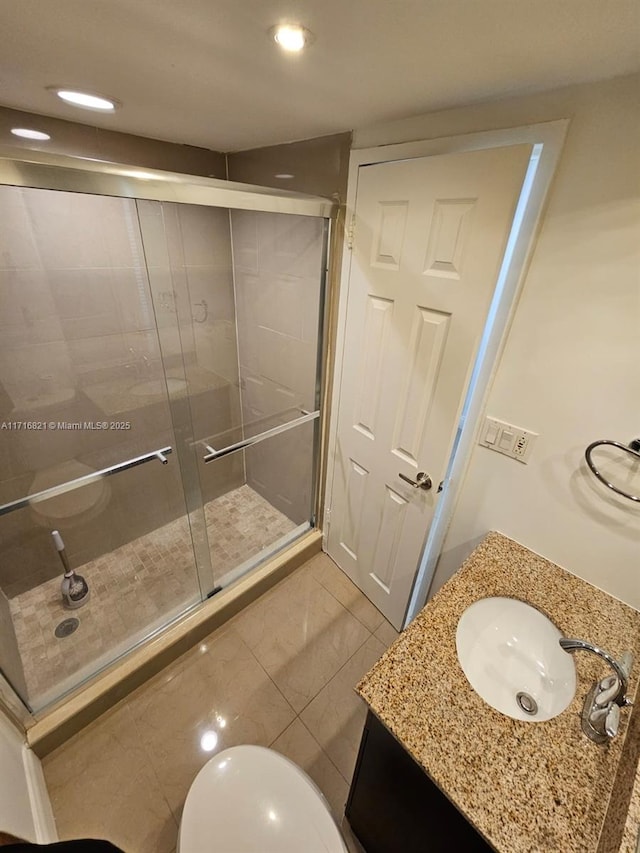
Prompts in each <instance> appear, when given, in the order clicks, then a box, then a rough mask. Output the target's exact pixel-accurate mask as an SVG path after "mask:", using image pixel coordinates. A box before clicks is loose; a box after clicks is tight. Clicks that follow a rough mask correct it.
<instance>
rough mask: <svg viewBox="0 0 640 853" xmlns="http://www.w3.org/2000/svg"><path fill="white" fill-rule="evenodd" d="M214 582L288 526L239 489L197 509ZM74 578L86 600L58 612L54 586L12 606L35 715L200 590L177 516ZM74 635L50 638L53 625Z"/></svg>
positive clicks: (252, 495) (59, 605) (165, 620)
mask: <svg viewBox="0 0 640 853" xmlns="http://www.w3.org/2000/svg"><path fill="white" fill-rule="evenodd" d="M205 521H206V525H207V535H208V539H209V544H210V550H211V562H212V566H213V570H214V577H215V578H216V581H219V579H220V578H222V577H223V576H224V575H225V573H226V572H228V571H229V570H230V569H233V568H235V567H236V566H239V565H240V564H242V563H243V562H245V561H246V560H248V559H250V558H251V557H253V556H255V555H257V554H259V553H260V552H261V551H262V550H263V549H264V548H265V547H267V546H269V545H271V544H273V543H275V542H276V541H277V540H278V539H280V538H281V537H282V536H284V535H285V534H287V533H289V532H291V531H292V530H294V529H295V527H296V525H295V524H294V523H293V522H292V521H291V520H290V519H288V518H287V517H286V516H285V515H283V514H282V513H281V512H279V511H278V510H277V509H275V508H274V507H273V506H271V504H270V503H268V502H267V501H266V500H265V499H264V498H263V497H261V496H260V495H259V494H258V493H257V492H255V491H254V490H253V489H252V488H251V487H250V486H247V485H244V486H240V487H239V488H237V489H234V490H233V491H231V492H229V493H228V494H226V495H223V496H221V497H219V498H216V499H215V500H213V501H210V502H209V503H208V504H206V505H205ZM77 570H78V572H79V573H80V574H81V575H82V576H83V577H84V578H86V580H87V583H88V584H89V588H90V592H91V598H90V600H89V602H88V603H87V604H85V605H84V606H83V607H82V608H79V609H78V610H75V611H70V610H65V608H64V607H63V606H62V600H61V597H60V580H61V578H59V577H58V578H54V579H52V580H50V581H48V582H47V583H45V584H41V585H40V586H38V587H36V588H35V589H32V590H29V591H28V592H25V593H22V594H21V595H19V596H16V597H15V598H13V599H11V601H10V605H9V606H10V608H11V615H12V620H13V625H14V630H15V633H16V640H17V643H18V648H19V650H20V656H21V659H22V662H23V669H24V675H25V681H26V685H27V697H28V699H29V701H30V703H31V705H32V706H33V707H36V708H41V707H43V706H44V705H46V704H47V703H48V702H51V701H53V700H54V699H55V698H57V696H59V695H60V694H61V693H63V692H65V691H66V690H69V689H71V688H72V687H73V686H75V685H76V684H77V683H79V682H80V681H82V680H83V678H88V677H89V676H90V675H92V674H93V673H94V672H95V671H97V670H98V669H100V668H101V667H103V666H105V665H107V664H108V663H110V662H111V661H112V660H113V659H115V658H116V657H117V656H118V655H120V654H123V653H124V652H125V651H127V650H128V649H129V648H131V647H132V646H133V645H134V644H135V643H136V642H139V641H140V640H142V639H143V638H144V637H145V636H147V635H148V634H149V633H150V632H152V631H153V630H156V629H157V628H159V627H161V626H163V625H165V624H167V623H168V622H169V621H171V620H172V619H174V618H175V617H177V616H178V615H179V614H181V613H183V612H184V611H185V610H186V609H187V608H188V607H189V606H191V605H192V604H195V603H197V602H198V601H200V597H201V596H200V586H199V584H198V576H197V573H196V569H195V564H194V558H193V547H192V543H191V536H190V531H189V525H188V524H187V519H186V517H183V518H178V519H176V520H175V521H172V522H170V523H169V524H165V525H163V526H162V527H159V528H158V529H157V530H154V531H152V532H151V533H148V534H146V535H145V536H141V537H140V538H139V539H135V540H133V541H132V542H129V543H127V544H126V545H123V546H122V547H120V548H117V549H116V550H115V551H112V552H111V553H109V554H105V555H103V556H102V557H98V558H97V559H95V560H92V561H91V562H89V563H86V564H85V565H84V566H81V567H78V568H77ZM69 617H76V618H77V619H79V620H80V627H79V628H78V629H77V630H76V631H75V633H74V634H71V635H70V636H68V637H64V638H62V639H58V638H56V637H55V634H54V630H55V628H56V626H57V625H58V624H59V623H60V622H62V620H64V619H67V618H69Z"/></svg>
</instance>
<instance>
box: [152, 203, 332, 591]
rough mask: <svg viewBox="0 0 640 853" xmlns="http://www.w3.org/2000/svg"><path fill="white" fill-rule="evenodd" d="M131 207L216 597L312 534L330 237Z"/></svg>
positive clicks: (176, 209)
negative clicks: (201, 515)
mask: <svg viewBox="0 0 640 853" xmlns="http://www.w3.org/2000/svg"><path fill="white" fill-rule="evenodd" d="M137 207H138V213H139V218H140V226H141V233H142V239H143V244H144V248H145V256H146V263H147V268H148V271H149V280H150V283H151V290H152V293H153V298H154V304H155V308H156V320H157V327H158V331H159V336H160V345H161V348H162V352H163V360H164V366H165V371H166V377H167V384H168V387H169V397H170V400H172V403H171V405H172V411H173V413H174V427H175V430H176V434H177V435H179V436H181V437H182V438H183V443H182V446H181V447H179V449H178V452H179V453H180V454H181V465H183V467H184V469H185V470H187V469H188V470H189V471H190V472H191V474H190V478H189V479H190V480H191V479H192V480H193V482H195V481H196V480H197V482H198V484H199V494H198V495H197V496H196V498H195V501H194V506H193V508H192V509H196V508H197V505H198V504H199V501H202V504H203V505H204V530H205V532H206V537H205V538H204V540H203V539H202V537H201V536H200V535H199V533H200V532H201V528H200V527H198V528H197V531H196V536H195V538H196V544H197V545H198V546H200V547H201V548H203V547H207V548H208V557H209V564H210V566H211V578H212V580H211V589H212V590H213V591H217V590H219V589H222V588H225V587H226V586H228V585H229V584H230V583H231V582H233V581H234V580H236V579H237V578H238V577H241V576H242V575H243V574H244V573H245V572H246V571H248V570H250V569H251V568H252V567H254V566H255V565H257V564H258V563H259V562H261V561H263V560H264V559H266V558H267V557H269V556H271V555H272V554H273V553H275V552H276V551H278V550H279V549H281V548H283V547H285V546H286V545H287V544H288V543H289V542H291V541H292V540H294V539H295V538H297V537H298V536H300V535H301V534H302V533H303V532H305V531H306V530H309V529H310V527H311V526H312V524H313V523H314V501H315V488H314V486H315V480H314V477H315V459H316V455H317V454H316V453H315V447H316V442H317V438H316V436H317V429H318V426H319V422H318V417H319V389H320V378H319V370H320V358H319V347H320V325H321V320H322V316H323V300H322V294H323V288H324V275H325V268H326V241H327V234H326V230H327V225H326V221H325V220H324V219H322V218H321V217H308V216H296V215H291V214H280V213H268V212H263V211H252V210H229V209H225V208H213V207H205V206H200V205H189V204H175V203H168V202H155V201H138V202H137ZM180 383H181V384H180ZM182 386H184V388H186V389H187V394H186V396H185V395H184V394H183V393H182V390H181V388H182ZM172 387H174V388H175V391H176V393H175V394H174V393H172V390H171V389H172ZM172 398H175V399H172ZM181 398H184V403H185V405H184V406H182V407H180V405H179V401H180V399H181ZM189 495H190V491H189V489H187V500H188V501H189ZM205 543H206V544H205ZM206 556H207V555H205V554H203V553H200V554H199V557H200V559H199V562H200V564H201V565H202V564H205V563H206ZM202 576H203V572H202V571H201V577H202Z"/></svg>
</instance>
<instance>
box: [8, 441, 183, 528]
mask: <svg viewBox="0 0 640 853" xmlns="http://www.w3.org/2000/svg"><path fill="white" fill-rule="evenodd" d="M170 453H173V449H172V448H171V447H161V448H160V450H152V451H151V453H143V454H142V456H134V458H133V459H127V460H126V462H118V463H117V464H116V465H111V466H110V467H109V468H103V469H102V470H101V471H94V473H93V474H86V475H85V476H84V477H77V478H76V479H75V480H68V481H67V482H66V483H60V485H58V486H51V488H50V489H44V491H42V492H36V493H35V494H33V495H27V496H26V497H25V498H20V499H19V500H17V501H12V502H11V503H8V504H3V505H2V506H0V515H7V514H8V513H10V512H14V511H15V510H17V509H24V507H26V506H31V505H32V504H37V503H40V501H48V500H49V499H50V498H56V497H58V495H65V494H66V493H67V492H72V491H74V489H80V488H82V486H88V485H90V484H91V483H97V482H98V480H103V479H104V478H105V477H110V476H111V475H112V474H119V473H120V471H128V470H129V468H135V467H136V466H138V465H144V463H145V462H151V460H152V459H158V460H159V461H160V462H162V464H163V465H166V464H167V462H168V459H167V456H169V454H170Z"/></svg>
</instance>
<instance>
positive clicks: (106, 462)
mask: <svg viewBox="0 0 640 853" xmlns="http://www.w3.org/2000/svg"><path fill="white" fill-rule="evenodd" d="M50 159H52V158H50ZM53 159H55V161H56V162H54V163H53V164H52V163H51V162H47V161H46V158H44V157H40V155H38V156H37V157H36V156H34V158H33V159H32V161H31V162H26V161H25V162H21V163H20V164H19V165H20V168H19V169H17V168H16V161H15V160H12V159H11V158H8V157H0V222H1V223H2V225H1V226H0V427H1V428H0V504H1V506H0V554H1V557H0V669H1V670H2V675H3V676H4V678H5V679H6V681H8V682H9V684H10V685H11V687H12V688H13V690H14V691H15V692H16V693H17V694H18V696H19V697H20V699H21V700H22V702H23V703H24V704H25V705H26V706H27V708H28V709H29V710H31V711H33V712H37V711H40V710H41V709H43V708H45V707H46V706H47V705H49V704H50V703H52V702H54V701H56V700H57V699H58V698H60V697H61V696H63V695H64V694H65V693H67V692H69V691H70V690H73V689H74V688H76V687H77V686H78V685H80V684H81V683H82V682H83V681H84V680H86V679H88V678H90V677H92V676H93V675H95V674H96V673H97V672H99V671H100V670H101V669H102V668H104V667H105V666H107V665H109V664H110V663H112V662H113V661H114V660H116V659H117V658H118V657H119V656H121V655H123V654H125V653H126V652H128V651H129V650H131V649H132V648H134V647H135V646H136V645H138V644H139V643H141V642H143V641H144V640H146V639H148V638H149V637H150V636H152V635H153V634H154V633H156V632H157V631H159V630H162V629H163V628H164V627H166V626H167V625H169V624H170V623H171V622H172V621H174V620H175V619H176V618H178V617H180V616H181V615H183V614H184V613H185V612H187V611H188V610H189V609H190V608H192V607H194V606H197V605H198V604H199V603H201V602H202V601H203V600H204V599H205V598H207V597H209V596H211V595H212V594H216V593H217V592H219V591H221V590H224V589H225V588H227V587H228V586H229V585H231V584H232V583H234V581H236V580H237V579H239V578H240V577H243V576H244V575H245V574H246V573H248V572H250V571H251V570H252V569H254V568H255V567H256V566H258V565H259V564H260V563H262V562H263V561H264V560H265V559H267V558H269V557H270V556H272V555H273V554H275V553H276V552H278V551H280V550H281V549H283V548H286V547H287V546H288V545H289V544H291V543H292V542H294V541H295V540H296V539H298V538H299V537H300V536H302V535H303V534H304V533H305V532H307V531H308V530H309V529H310V528H311V527H312V526H313V525H314V514H315V505H316V468H317V456H318V453H317V448H318V429H319V423H320V421H319V414H320V385H321V383H320V373H321V357H320V353H321V351H322V328H323V314H324V286H325V272H326V261H327V236H328V227H329V216H330V213H331V204H330V203H329V202H327V201H325V200H323V199H315V198H311V197H305V196H298V195H296V194H293V193H289V194H284V195H283V194H279V193H277V192H276V191H273V190H261V189H259V188H250V187H246V186H244V185H237V186H234V185H233V184H230V183H228V182H223V181H214V180H205V179H191V178H189V177H187V176H177V175H169V174H164V173H150V176H151V178H150V179H149V180H147V181H145V180H142V179H135V178H131V177H128V176H127V174H126V170H125V169H119V168H118V167H113V166H109V167H104V168H102V169H101V168H100V166H97V165H86V166H78V165H77V164H76V163H74V162H66V163H62V161H63V158H53ZM30 160H31V158H30ZM105 169H106V171H105ZM16 174H19V175H20V178H19V179H16ZM53 530H58V531H60V534H61V535H62V537H63V539H64V543H65V546H66V553H67V556H68V559H69V562H70V564H71V566H72V568H74V569H75V570H77V571H78V572H79V573H80V574H81V575H82V576H83V577H84V578H85V579H86V581H87V583H88V585H89V589H90V597H89V600H88V603H86V604H85V605H84V606H82V607H81V608H78V609H77V610H74V611H69V610H67V609H65V607H64V606H63V602H62V596H61V592H60V584H61V580H62V574H63V567H62V565H61V563H60V560H59V558H58V555H57V553H56V549H55V547H54V544H53V541H52V536H51V532H52V531H53ZM70 617H73V618H75V619H77V620H78V624H77V625H76V626H74V629H73V630H71V631H68V630H67V628H66V625H67V624H68V622H67V620H69V619H70ZM63 623H64V624H63Z"/></svg>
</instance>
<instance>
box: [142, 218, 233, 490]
mask: <svg viewBox="0 0 640 853" xmlns="http://www.w3.org/2000/svg"><path fill="white" fill-rule="evenodd" d="M138 209H139V212H140V224H141V228H142V235H143V240H144V244H145V253H146V259H147V264H148V270H149V280H150V283H151V290H152V293H153V298H154V302H155V306H156V318H157V323H158V333H159V336H160V341H161V347H162V352H163V356H164V359H165V363H169V364H170V363H171V362H172V360H173V359H175V360H176V362H175V363H176V365H177V366H178V367H179V368H180V371H181V372H180V373H178V371H176V373H175V375H176V376H178V375H181V376H184V378H185V379H186V381H187V383H188V387H189V398H188V400H187V399H184V398H182V399H180V398H178V399H177V400H176V399H173V400H172V409H173V416H174V422H175V423H176V424H178V425H179V426H178V430H179V434H180V440H186V441H191V440H195V441H196V442H202V441H203V440H208V441H209V442H210V443H211V444H212V445H213V446H217V447H222V446H224V445H226V444H229V443H232V442H233V441H236V440H238V439H239V438H241V424H242V415H241V411H240V392H239V379H238V352H237V341H236V312H235V299H234V292H233V272H232V265H231V235H230V225H229V211H228V210H226V209H223V208H214V207H199V206H195V205H185V204H173V203H160V202H153V201H140V202H138ZM204 454H205V450H204V446H203V445H202V444H201V445H199V446H198V449H197V478H198V480H199V484H200V487H201V489H202V497H203V499H204V501H205V502H206V501H209V500H213V499H214V498H216V497H219V496H220V495H222V494H225V493H226V492H228V491H230V490H232V489H235V488H237V487H238V486H241V485H242V484H243V483H244V482H245V479H244V459H243V455H242V454H241V453H240V454H233V455H231V456H229V457H225V458H224V459H222V460H220V461H219V462H213V463H209V464H207V465H205V464H204V463H203V461H202V459H203V457H204Z"/></svg>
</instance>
